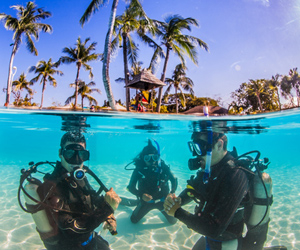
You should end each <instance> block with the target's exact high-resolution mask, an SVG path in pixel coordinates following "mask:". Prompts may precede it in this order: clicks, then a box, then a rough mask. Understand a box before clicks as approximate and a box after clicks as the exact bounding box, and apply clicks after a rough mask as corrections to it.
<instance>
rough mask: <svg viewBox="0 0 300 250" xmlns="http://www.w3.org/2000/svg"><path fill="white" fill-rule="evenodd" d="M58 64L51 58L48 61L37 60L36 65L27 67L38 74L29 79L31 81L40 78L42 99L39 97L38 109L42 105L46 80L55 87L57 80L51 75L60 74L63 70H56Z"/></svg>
mask: <svg viewBox="0 0 300 250" xmlns="http://www.w3.org/2000/svg"><path fill="white" fill-rule="evenodd" d="M58 66H59V63H53V62H52V58H50V59H49V61H48V62H46V61H43V60H41V61H39V62H38V63H37V65H36V66H32V67H30V69H29V72H34V73H35V74H38V75H37V76H36V77H35V78H33V79H32V80H31V82H33V83H34V82H37V81H39V79H41V82H40V84H43V88H42V99H41V106H40V109H42V107H43V101H44V92H45V89H46V85H47V81H48V82H49V84H50V85H52V86H53V87H56V85H57V82H56V79H55V78H54V77H53V75H55V74H57V75H60V76H62V75H63V72H61V71H60V70H57V69H55V68H57V67H58Z"/></svg>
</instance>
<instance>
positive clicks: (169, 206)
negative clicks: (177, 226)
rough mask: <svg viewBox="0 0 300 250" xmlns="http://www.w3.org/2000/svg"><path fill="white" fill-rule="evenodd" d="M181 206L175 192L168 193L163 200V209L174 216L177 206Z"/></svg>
mask: <svg viewBox="0 0 300 250" xmlns="http://www.w3.org/2000/svg"><path fill="white" fill-rule="evenodd" d="M180 207H181V198H180V197H176V195H175V194H168V196H167V197H166V199H165V202H164V209H165V211H166V213H167V214H168V215H171V216H174V215H175V212H176V210H177V209H178V208H180Z"/></svg>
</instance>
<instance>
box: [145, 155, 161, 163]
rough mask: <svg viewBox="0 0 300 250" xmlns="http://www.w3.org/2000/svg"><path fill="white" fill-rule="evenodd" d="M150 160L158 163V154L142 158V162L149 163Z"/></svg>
mask: <svg viewBox="0 0 300 250" xmlns="http://www.w3.org/2000/svg"><path fill="white" fill-rule="evenodd" d="M151 158H152V160H153V161H158V160H159V155H158V154H154V155H145V156H144V161H146V162H148V161H150V160H151Z"/></svg>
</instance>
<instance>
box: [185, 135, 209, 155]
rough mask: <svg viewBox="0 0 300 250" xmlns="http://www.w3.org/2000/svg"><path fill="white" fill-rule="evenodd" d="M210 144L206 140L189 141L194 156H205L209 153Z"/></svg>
mask: <svg viewBox="0 0 300 250" xmlns="http://www.w3.org/2000/svg"><path fill="white" fill-rule="evenodd" d="M207 145H208V142H207V141H205V140H201V139H198V140H197V141H196V142H194V141H189V142H188V146H189V149H190V151H191V152H192V153H193V156H205V155H206V153H207Z"/></svg>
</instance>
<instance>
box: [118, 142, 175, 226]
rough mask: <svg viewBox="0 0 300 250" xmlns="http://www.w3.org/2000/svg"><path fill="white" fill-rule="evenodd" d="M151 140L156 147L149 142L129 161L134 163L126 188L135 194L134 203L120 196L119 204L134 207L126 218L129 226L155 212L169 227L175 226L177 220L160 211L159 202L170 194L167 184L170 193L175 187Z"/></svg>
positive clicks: (162, 201)
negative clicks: (166, 221)
mask: <svg viewBox="0 0 300 250" xmlns="http://www.w3.org/2000/svg"><path fill="white" fill-rule="evenodd" d="M153 141H154V143H155V144H156V147H155V146H153V144H152V142H151V140H150V139H149V140H148V145H147V146H146V147H144V149H143V150H142V152H141V153H140V154H139V155H138V156H137V157H136V158H135V159H134V161H133V162H131V163H134V165H135V168H134V169H133V173H132V176H131V179H130V182H129V185H128V187H127V189H128V191H129V192H130V193H132V194H133V195H136V196H137V199H138V200H135V201H132V200H131V201H130V199H126V198H123V197H121V198H122V202H121V203H120V205H127V206H133V205H137V207H136V208H135V209H134V211H133V213H132V215H131V217H130V220H131V222H132V223H137V222H139V221H140V220H141V219H142V218H143V217H144V216H145V215H146V214H147V213H148V212H149V211H151V210H153V209H158V210H160V211H161V212H162V214H163V215H164V216H165V217H166V219H167V220H168V222H169V223H170V224H175V223H176V222H177V219H175V218H174V217H171V216H169V215H167V213H166V212H165V211H163V203H164V200H165V197H166V196H167V195H168V194H169V193H170V188H169V181H170V182H171V193H174V192H175V191H176V188H177V178H175V176H174V174H173V173H172V172H171V170H170V167H169V166H168V165H167V164H166V163H165V162H164V161H163V160H161V159H160V149H159V145H158V143H157V142H156V141H155V140H153ZM131 163H129V164H131ZM129 164H128V165H129ZM128 165H127V166H128ZM127 166H126V167H125V169H127ZM127 170H129V169H127ZM137 185H138V188H137V187H136V186H137Z"/></svg>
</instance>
